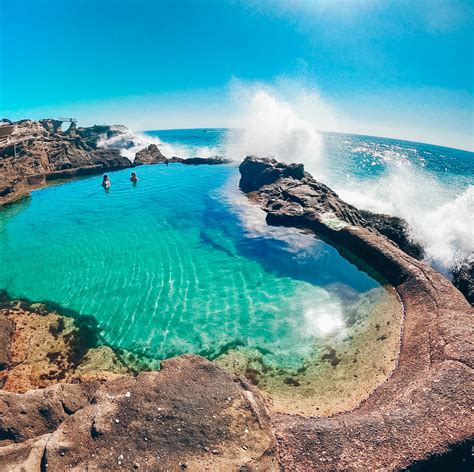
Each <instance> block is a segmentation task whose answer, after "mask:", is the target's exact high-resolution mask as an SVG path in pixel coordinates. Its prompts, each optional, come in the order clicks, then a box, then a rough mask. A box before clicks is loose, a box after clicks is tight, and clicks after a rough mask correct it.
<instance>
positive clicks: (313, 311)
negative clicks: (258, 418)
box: [0, 164, 384, 366]
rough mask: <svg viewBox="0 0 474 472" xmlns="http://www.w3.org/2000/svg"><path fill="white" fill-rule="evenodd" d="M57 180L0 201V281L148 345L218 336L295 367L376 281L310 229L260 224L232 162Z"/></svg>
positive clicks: (213, 350)
mask: <svg viewBox="0 0 474 472" xmlns="http://www.w3.org/2000/svg"><path fill="white" fill-rule="evenodd" d="M135 170H136V172H137V174H138V176H139V179H140V180H139V182H138V184H137V185H136V186H133V185H132V184H131V183H130V181H129V174H130V171H129V170H124V171H119V172H114V173H111V174H110V179H111V182H112V185H111V189H110V191H109V192H106V191H104V189H103V188H102V187H101V186H100V182H101V176H96V177H89V178H86V179H83V180H76V181H69V182H67V183H64V184H63V185H59V186H53V187H48V188H45V189H42V190H39V191H35V192H33V193H32V197H31V199H30V200H27V201H24V202H21V203H19V204H17V205H13V206H10V207H8V208H7V209H6V210H4V211H2V212H0V253H1V254H2V257H1V259H0V288H2V289H6V290H8V292H9V293H10V295H12V296H14V297H26V298H28V299H30V300H34V301H44V300H46V301H51V302H54V303H57V304H59V305H61V306H63V307H65V308H68V309H71V310H74V311H76V312H77V313H79V314H82V315H92V316H94V317H95V318H96V320H97V321H98V324H99V326H100V329H101V335H102V337H103V339H104V341H105V342H107V343H109V344H111V345H114V346H117V347H121V348H125V349H130V350H134V351H137V352H139V353H144V354H147V355H149V356H152V357H155V358H159V359H160V358H165V357H170V356H173V355H175V354H180V353H185V352H194V353H199V354H204V355H208V356H211V357H213V356H216V355H218V354H219V353H221V352H222V351H224V350H225V349H226V348H227V347H229V346H235V345H241V346H248V347H255V348H257V349H259V350H260V351H261V352H262V353H263V354H264V356H265V358H266V360H267V361H268V362H270V363H272V362H273V363H275V364H278V365H285V366H295V365H298V363H299V362H301V359H302V357H304V356H305V355H307V354H308V353H309V352H310V351H311V349H312V347H313V346H314V343H315V342H320V343H324V342H325V341H324V339H325V337H326V336H327V335H328V334H330V333H331V332H332V331H334V330H342V329H344V326H345V324H346V321H347V319H348V318H350V316H351V315H353V310H354V309H355V307H357V306H358V303H359V302H360V301H361V300H362V299H363V298H364V297H366V295H367V294H368V293H373V292H374V291H382V292H383V291H384V289H383V288H381V287H380V285H379V284H378V283H377V282H376V281H375V280H374V279H372V278H371V277H369V276H368V275H367V274H365V273H364V272H361V271H359V270H358V269H357V268H356V267H355V266H353V265H351V264H350V263H349V262H347V261H346V260H345V259H343V258H342V257H341V256H340V255H339V254H338V253H337V251H336V250H335V249H333V248H332V247H331V246H328V245H327V244H325V243H324V242H322V241H319V240H317V239H315V238H314V237H312V236H310V235H305V234H301V233H299V232H298V231H296V230H292V229H286V228H269V227H267V226H266V225H265V222H264V215H263V212H262V211H261V210H259V209H258V208H257V207H255V206H253V205H252V204H250V203H249V202H248V201H247V198H246V197H245V196H243V195H241V194H240V193H239V191H238V190H237V184H238V169H237V167H236V166H232V165H226V166H197V167H192V166H184V165H181V164H172V165H170V166H169V167H166V166H163V165H157V166H142V167H138V168H136V169H135Z"/></svg>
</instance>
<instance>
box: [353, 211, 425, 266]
mask: <svg viewBox="0 0 474 472" xmlns="http://www.w3.org/2000/svg"><path fill="white" fill-rule="evenodd" d="M359 212H360V214H361V215H362V217H363V218H364V219H365V220H366V221H367V222H368V223H370V225H372V227H374V228H375V229H376V230H377V231H378V232H379V233H381V234H383V235H384V236H386V237H387V238H388V239H390V240H391V241H393V242H395V243H396V244H397V245H398V247H399V248H400V249H401V250H402V251H405V252H406V253H407V254H409V255H410V256H412V257H414V258H415V259H418V260H421V259H423V257H424V250H423V246H421V244H419V243H417V242H415V241H413V239H412V238H411V236H410V233H409V230H408V224H407V222H406V221H405V220H404V219H403V218H398V217H396V216H390V215H383V214H379V213H372V212H370V211H366V210H359Z"/></svg>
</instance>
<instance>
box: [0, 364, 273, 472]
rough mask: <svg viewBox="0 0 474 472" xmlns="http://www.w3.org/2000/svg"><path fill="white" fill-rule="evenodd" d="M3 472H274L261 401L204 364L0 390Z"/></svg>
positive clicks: (267, 423)
mask: <svg viewBox="0 0 474 472" xmlns="http://www.w3.org/2000/svg"><path fill="white" fill-rule="evenodd" d="M0 411H2V412H6V413H4V414H2V415H1V416H0V438H2V440H0V463H1V464H2V466H3V467H4V468H5V470H10V469H14V468H16V469H15V470H20V468H21V467H22V466H23V467H24V468H25V470H29V471H40V470H51V471H60V470H61V471H62V470H70V469H71V470H134V469H139V470H170V471H179V470H185V469H186V470H194V471H202V470H226V471H227V470H229V471H231V470H236V471H237V470H242V471H243V470H255V471H258V470H261V471H272V470H275V471H276V470H278V465H277V461H276V458H275V442H274V438H273V435H272V432H271V426H270V420H269V417H268V415H267V413H266V410H265V407H264V405H263V401H262V398H261V397H260V395H259V394H258V393H257V392H256V391H255V390H253V389H252V387H250V386H249V385H247V384H246V383H243V382H242V381H239V380H237V379H235V378H232V377H231V376H229V375H228V374H226V373H224V372H223V371H222V370H220V369H219V368H218V367H217V366H215V365H214V364H212V363H211V362H209V361H207V360H205V359H203V358H200V357H196V356H189V355H186V356H180V357H177V358H174V359H171V360H169V361H166V362H164V363H163V367H162V370H161V371H160V372H148V373H142V374H140V375H139V376H138V377H131V376H125V377H122V378H119V379H117V380H113V381H108V382H106V383H98V382H85V383H82V384H79V385H55V386H53V387H49V388H47V389H46V390H35V391H31V392H28V393H26V394H24V395H22V396H20V395H15V394H11V393H8V392H0Z"/></svg>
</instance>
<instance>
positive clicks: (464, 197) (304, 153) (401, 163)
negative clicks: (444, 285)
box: [224, 88, 474, 275]
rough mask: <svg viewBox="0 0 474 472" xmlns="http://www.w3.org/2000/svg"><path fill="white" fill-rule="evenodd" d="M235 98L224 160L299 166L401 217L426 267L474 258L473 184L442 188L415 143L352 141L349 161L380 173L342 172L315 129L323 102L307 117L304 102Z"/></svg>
mask: <svg viewBox="0 0 474 472" xmlns="http://www.w3.org/2000/svg"><path fill="white" fill-rule="evenodd" d="M302 94H303V95H304V96H305V97H307V96H308V95H309V94H308V92H302ZM239 96H240V97H241V98H242V100H244V103H241V104H239V108H240V113H241V116H240V121H239V123H240V124H241V126H240V127H239V129H233V130H229V132H228V134H227V137H226V143H225V152H224V155H226V156H227V157H230V158H232V159H235V160H237V161H241V160H242V159H243V158H244V157H245V156H247V155H252V154H253V155H257V156H262V157H263V156H265V157H268V156H270V157H274V158H276V159H277V160H279V161H284V162H287V163H291V162H302V163H303V164H304V165H305V169H306V170H307V171H309V172H310V173H311V174H312V175H313V176H314V177H315V178H317V179H318V180H321V181H323V182H325V183H326V184H328V185H329V186H331V187H332V188H333V189H334V190H335V191H336V192H337V193H338V194H339V195H340V196H341V198H343V199H344V200H345V201H347V202H349V203H351V204H353V205H355V206H356V207H358V208H361V209H366V210H371V211H374V212H378V213H386V214H389V215H394V216H399V217H401V218H404V219H405V220H406V221H407V222H408V225H409V230H410V237H411V238H412V239H413V240H414V241H417V242H419V243H421V244H422V245H423V247H424V248H425V254H426V261H427V262H428V263H429V264H431V265H432V266H433V267H435V268H437V269H438V270H440V271H441V272H443V273H445V274H446V275H449V273H450V271H451V269H452V268H453V267H454V266H455V265H456V264H457V263H459V262H460V261H462V260H463V259H466V258H472V257H474V256H473V255H474V232H473V231H472V228H474V186H473V185H466V182H465V181H463V182H462V183H461V184H459V183H457V182H455V181H454V182H453V181H451V182H449V183H447V182H446V181H445V180H444V179H443V178H442V176H441V175H439V174H437V173H433V172H428V171H426V170H424V168H423V165H424V162H423V157H422V156H421V154H422V153H421V151H420V150H419V149H418V148H417V144H416V143H411V144H412V146H411V147H410V149H408V150H407V149H406V148H404V147H403V146H397V145H396V144H394V143H384V144H380V143H377V142H373V141H372V142H371V141H370V139H367V140H366V141H365V142H364V144H363V145H364V149H362V150H361V149H360V145H358V144H357V143H356V142H355V141H354V142H352V143H351V146H352V148H351V149H350V150H349V155H350V153H360V152H363V153H364V156H365V157H366V158H367V160H368V161H369V166H380V168H381V169H382V171H381V172H378V173H377V174H375V175H373V176H370V178H367V175H365V173H366V170H365V169H358V171H357V172H351V173H349V174H348V173H344V172H341V167H345V163H342V162H341V160H340V159H345V158H347V156H344V155H339V156H337V155H336V154H337V153H330V152H328V149H325V139H324V137H323V136H322V135H321V134H320V133H318V131H316V130H317V129H321V128H322V127H323V126H322V123H321V117H323V118H324V117H327V110H328V109H330V107H328V106H326V105H325V104H324V101H323V100H322V99H321V98H320V97H318V100H316V101H314V100H313V102H312V104H313V108H312V111H313V114H311V107H306V108H305V109H304V113H301V112H300V110H301V102H302V100H300V99H296V100H293V101H290V100H288V99H286V98H282V97H281V95H280V94H279V93H278V92H276V91H272V90H271V89H269V88H263V89H260V90H255V89H252V90H251V91H248V93H240V94H239ZM294 97H295V94H293V98H294ZM303 102H304V100H303ZM308 111H309V112H308ZM439 149H441V148H439ZM436 157H437V156H436ZM437 158H438V157H437ZM439 159H442V157H439ZM418 164H419V165H418ZM473 165H474V162H473ZM356 174H357V175H356ZM473 183H474V181H473Z"/></svg>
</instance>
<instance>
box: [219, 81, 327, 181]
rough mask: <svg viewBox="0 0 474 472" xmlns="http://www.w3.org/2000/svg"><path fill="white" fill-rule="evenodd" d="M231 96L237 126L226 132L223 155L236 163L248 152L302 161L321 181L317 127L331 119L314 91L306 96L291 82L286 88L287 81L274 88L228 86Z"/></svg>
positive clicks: (319, 143) (236, 84) (324, 105)
mask: <svg viewBox="0 0 474 472" xmlns="http://www.w3.org/2000/svg"><path fill="white" fill-rule="evenodd" d="M232 92H233V93H232V95H233V102H234V107H235V108H236V113H237V119H236V124H237V126H238V127H237V128H236V129H231V130H229V132H228V135H227V138H226V144H225V153H224V154H225V155H226V156H227V157H229V158H230V159H234V160H236V161H241V160H242V159H243V158H244V157H246V156H247V155H250V154H253V155H257V156H261V157H269V156H270V157H274V158H275V159H277V160H279V161H283V162H302V163H304V164H305V166H306V168H307V169H308V170H309V171H310V172H313V173H314V175H317V176H318V177H321V175H322V173H323V169H322V160H321V136H320V135H319V133H318V129H319V130H320V129H324V128H325V127H326V125H327V123H328V122H331V123H334V118H333V115H332V112H331V109H330V107H328V106H327V104H325V102H324V101H323V100H322V99H321V97H320V95H319V93H317V92H316V91H314V92H308V91H307V90H305V89H303V88H301V86H300V85H299V84H297V83H295V84H293V86H291V85H290V82H288V81H284V82H280V84H279V86H278V89H277V88H271V87H267V86H263V85H247V84H243V83H241V82H234V84H233V89H232ZM283 97H285V98H283ZM290 103H291V104H290Z"/></svg>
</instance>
